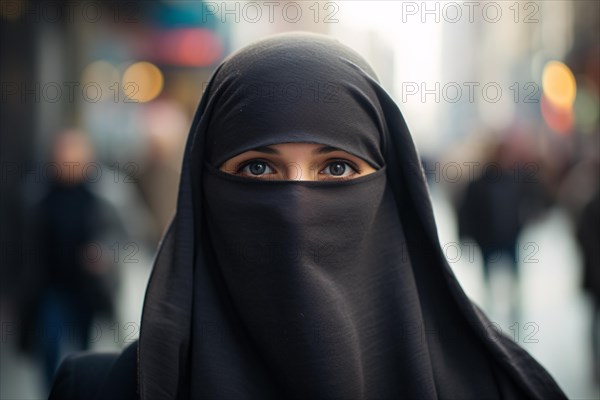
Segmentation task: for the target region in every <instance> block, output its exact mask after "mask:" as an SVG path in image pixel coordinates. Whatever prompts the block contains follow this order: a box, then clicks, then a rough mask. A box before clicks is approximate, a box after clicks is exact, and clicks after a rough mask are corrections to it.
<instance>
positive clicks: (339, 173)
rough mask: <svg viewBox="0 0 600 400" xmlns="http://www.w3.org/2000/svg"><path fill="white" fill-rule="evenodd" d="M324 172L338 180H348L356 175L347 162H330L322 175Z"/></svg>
mask: <svg viewBox="0 0 600 400" xmlns="http://www.w3.org/2000/svg"><path fill="white" fill-rule="evenodd" d="M323 171H325V172H324V173H325V174H327V175H331V176H335V177H338V178H346V177H348V176H352V175H354V174H355V173H356V171H355V170H354V168H353V167H352V166H351V165H350V164H349V163H347V162H345V161H333V162H330V163H329V164H327V167H325V168H324V169H323V170H322V171H321V173H323Z"/></svg>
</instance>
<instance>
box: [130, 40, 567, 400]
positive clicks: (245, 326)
mask: <svg viewBox="0 0 600 400" xmlns="http://www.w3.org/2000/svg"><path fill="white" fill-rule="evenodd" d="M289 142H312V143H321V144H325V145H330V146H334V147H338V148H340V149H342V150H345V151H347V152H349V153H351V154H354V155H356V156H358V157H361V158H363V159H364V160H365V161H367V162H368V163H369V164H370V165H372V166H373V167H374V168H375V169H376V172H374V173H372V174H369V175H364V176H361V177H358V178H355V179H351V180H344V181H306V180H299V181H297V180H292V181H282V180H262V179H260V180H258V179H253V178H247V177H242V176H235V175H231V174H228V173H226V172H224V171H220V170H219V169H218V168H219V166H220V165H221V164H222V163H223V162H224V161H226V160H228V159H229V158H231V157H233V156H235V155H237V154H240V153H242V152H244V151H246V150H250V149H253V148H256V147H259V146H265V145H270V144H277V143H289ZM493 327H494V325H492V324H491V322H490V321H489V320H488V319H487V318H486V317H485V316H484V315H483V314H482V313H481V312H480V310H479V309H478V308H477V307H476V306H475V305H473V304H472V303H471V301H470V300H469V299H468V298H467V296H466V295H465V294H464V292H463V291H462V289H461V288H460V286H459V284H458V282H457V280H456V278H455V277H454V275H453V273H452V271H451V269H450V267H449V265H448V263H447V261H446V259H445V257H444V255H443V252H442V250H441V247H440V245H439V239H438V236H437V230H436V226H435V221H434V218H433V212H432V207H431V203H430V198H429V193H428V190H427V186H426V183H425V179H424V176H423V171H422V168H421V164H420V160H419V157H418V155H417V152H416V150H415V147H414V144H413V141H412V138H411V136H410V133H409V131H408V128H407V126H406V124H405V122H404V119H403V117H402V115H401V113H400V111H399V109H398V107H397V106H396V104H395V103H394V102H393V100H392V99H391V97H390V96H389V95H388V94H387V93H386V91H385V90H384V89H383V88H382V87H381V85H380V84H379V82H378V79H377V76H376V74H375V73H374V72H373V70H372V69H371V68H370V67H369V65H368V64H367V63H366V62H365V61H364V60H363V58H362V57H361V56H360V55H358V54H357V53H356V52H354V51H353V50H351V49H349V48H348V47H346V46H344V45H342V44H341V43H340V42H338V41H337V40H335V39H332V38H330V37H327V36H323V35H318V34H312V33H303V32H293V33H286V34H279V35H275V36H272V37H270V38H267V39H264V40H260V41H258V42H255V43H254V44H252V45H250V46H247V47H245V48H243V49H241V50H240V51H238V52H236V53H234V54H232V55H231V56H229V57H228V58H227V59H225V60H224V61H223V62H222V63H221V64H220V65H219V67H218V68H217V69H216V71H215V72H214V73H213V75H212V77H211V79H210V81H209V84H208V86H207V89H206V91H205V93H204V94H203V97H202V100H201V102H200V105H199V108H198V111H197V113H196V116H195V119H194V122H193V124H192V128H191V131H190V135H189V138H188V144H187V146H186V151H185V155H184V162H183V168H182V175H181V182H180V190H179V198H178V207H177V213H176V216H175V218H174V220H173V222H172V224H171V225H170V227H169V229H168V231H167V233H166V235H165V237H164V239H163V241H162V243H161V246H160V250H159V254H158V257H157V260H156V262H155V266H154V269H153V273H152V276H151V279H150V282H149V285H148V289H147V293H146V299H145V304H144V311H143V317H142V328H141V333H140V343H139V366H138V367H139V390H140V395H141V397H142V399H163V398H169V399H173V398H177V399H187V398H193V399H269V398H273V399H282V398H298V399H398V398H411V399H412V398H415V399H417V398H418V399H424V398H461V399H462V398H472V399H482V398H487V399H496V398H539V399H551V398H565V396H564V394H563V393H562V392H561V390H560V389H559V388H558V386H557V385H556V383H555V382H554V380H553V379H552V378H551V377H550V376H549V375H548V373H547V372H546V371H545V370H544V369H543V368H542V367H541V366H540V365H539V364H538V363H537V362H535V361H534V360H533V359H532V358H531V357H530V356H529V355H528V354H527V353H526V352H525V351H524V350H523V349H521V348H520V347H519V346H517V345H516V344H515V343H513V342H512V341H511V340H510V339H509V338H507V337H506V336H503V335H499V334H497V332H496V331H495V330H494V329H493Z"/></svg>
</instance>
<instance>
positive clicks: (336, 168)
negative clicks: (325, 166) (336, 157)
mask: <svg viewBox="0 0 600 400" xmlns="http://www.w3.org/2000/svg"><path fill="white" fill-rule="evenodd" d="M344 170H345V166H344V164H342V163H340V162H336V163H333V164H332V168H331V173H332V174H333V175H342V174H343V173H344Z"/></svg>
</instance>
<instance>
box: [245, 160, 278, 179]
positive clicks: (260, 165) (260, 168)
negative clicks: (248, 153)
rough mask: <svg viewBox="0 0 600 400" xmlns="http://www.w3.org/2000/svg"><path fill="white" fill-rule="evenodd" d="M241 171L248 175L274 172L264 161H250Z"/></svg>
mask: <svg viewBox="0 0 600 400" xmlns="http://www.w3.org/2000/svg"><path fill="white" fill-rule="evenodd" d="M240 172H243V173H245V174H248V175H254V176H260V175H266V174H271V173H273V170H272V169H271V167H269V164H267V163H266V162H264V161H250V162H248V163H246V164H244V165H243V166H242V168H240Z"/></svg>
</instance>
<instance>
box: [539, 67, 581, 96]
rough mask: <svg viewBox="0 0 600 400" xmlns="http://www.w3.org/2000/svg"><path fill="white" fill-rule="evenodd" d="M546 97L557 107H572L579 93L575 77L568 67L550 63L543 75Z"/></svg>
mask: <svg viewBox="0 0 600 400" xmlns="http://www.w3.org/2000/svg"><path fill="white" fill-rule="evenodd" d="M542 85H543V89H544V96H545V97H546V99H547V100H548V101H549V102H550V103H552V104H553V105H554V106H556V107H571V106H572V105H573V102H574V101H575V95H576V92H577V89H576V85H575V76H573V73H572V72H571V70H570V69H569V67H568V66H566V65H565V64H563V63H562V62H559V61H550V62H549V63H547V64H546V66H545V67H544V71H543V73H542Z"/></svg>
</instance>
